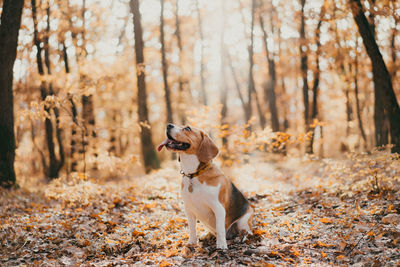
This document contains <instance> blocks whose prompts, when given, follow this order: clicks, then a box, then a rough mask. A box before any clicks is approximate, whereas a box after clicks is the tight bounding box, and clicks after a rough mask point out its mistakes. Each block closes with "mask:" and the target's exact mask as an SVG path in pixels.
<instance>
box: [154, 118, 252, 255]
mask: <svg viewBox="0 0 400 267" xmlns="http://www.w3.org/2000/svg"><path fill="white" fill-rule="evenodd" d="M166 135H167V139H165V140H164V141H163V142H162V143H161V144H160V145H159V146H158V151H161V149H162V148H163V147H164V146H165V147H166V148H167V149H168V150H170V151H174V152H177V153H178V154H179V159H180V165H181V174H182V175H183V179H182V184H181V194H182V197H183V200H184V206H185V213H186V216H187V218H188V225H189V245H195V244H196V243H197V237H196V221H197V220H200V221H201V222H202V223H203V224H204V225H205V226H206V228H207V229H208V230H209V231H210V233H212V234H213V235H215V236H216V238H217V248H218V249H227V248H228V246H227V244H226V239H227V238H228V239H230V238H233V237H234V236H235V235H237V234H239V233H240V232H241V231H245V232H247V233H250V234H251V233H252V218H253V208H252V207H251V206H250V204H249V202H248V201H247V199H246V198H245V197H244V196H243V195H242V193H241V192H240V191H239V190H238V189H237V188H236V186H235V185H234V184H233V183H232V182H231V181H230V180H229V179H228V178H227V177H226V176H225V175H224V174H223V173H222V171H221V170H220V169H219V168H218V167H217V166H216V165H214V164H213V163H212V159H213V158H215V157H216V156H217V154H218V148H217V146H216V145H215V144H214V142H213V141H212V140H211V139H210V137H208V135H207V134H205V133H204V132H203V131H201V130H199V129H196V128H194V127H190V126H186V127H179V126H176V125H173V124H168V125H167V129H166Z"/></svg>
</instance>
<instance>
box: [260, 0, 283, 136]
mask: <svg viewBox="0 0 400 267" xmlns="http://www.w3.org/2000/svg"><path fill="white" fill-rule="evenodd" d="M271 5H272V4H271ZM260 7H262V1H260ZM270 18H271V32H272V33H273V27H274V26H273V24H272V23H273V20H272V10H271V13H270ZM259 23H260V26H261V30H262V32H263V43H264V49H265V54H266V56H267V62H268V74H269V80H268V82H267V83H266V84H265V92H264V101H265V102H267V103H268V105H269V111H270V113H271V126H272V131H274V132H278V131H279V118H278V109H277V107H276V92H275V87H276V68H275V60H274V55H273V54H272V53H271V52H270V51H269V49H268V34H267V31H266V30H265V26H264V19H263V12H262V10H260V15H259Z"/></svg>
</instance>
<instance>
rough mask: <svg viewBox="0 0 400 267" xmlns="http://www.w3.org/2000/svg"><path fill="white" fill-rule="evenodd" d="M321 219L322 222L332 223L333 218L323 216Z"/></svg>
mask: <svg viewBox="0 0 400 267" xmlns="http://www.w3.org/2000/svg"><path fill="white" fill-rule="evenodd" d="M320 221H321V222H322V223H332V220H331V219H329V218H321V219H320Z"/></svg>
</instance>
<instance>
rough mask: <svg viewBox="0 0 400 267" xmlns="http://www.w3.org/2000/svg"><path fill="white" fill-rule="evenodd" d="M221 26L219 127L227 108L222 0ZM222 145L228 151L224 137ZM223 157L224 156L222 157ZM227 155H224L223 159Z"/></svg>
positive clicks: (223, 0) (222, 123) (224, 14)
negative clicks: (220, 105)
mask: <svg viewBox="0 0 400 267" xmlns="http://www.w3.org/2000/svg"><path fill="white" fill-rule="evenodd" d="M221 5H222V8H221V12H222V25H221V34H220V40H219V42H220V50H221V51H220V55H221V68H220V72H221V74H220V101H221V104H222V109H221V126H223V125H226V124H227V121H226V115H227V113H228V106H227V100H228V88H227V84H226V53H227V52H226V46H225V43H224V38H225V27H226V7H225V0H222V3H221ZM222 145H223V146H224V147H225V149H226V151H227V149H228V147H227V146H228V139H227V137H226V136H223V137H222ZM222 156H224V155H222ZM226 156H227V155H225V157H224V158H227V157H226Z"/></svg>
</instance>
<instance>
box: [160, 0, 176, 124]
mask: <svg viewBox="0 0 400 267" xmlns="http://www.w3.org/2000/svg"><path fill="white" fill-rule="evenodd" d="M160 3H161V13H160V43H161V64H162V73H163V81H164V94H165V105H166V107H167V118H166V119H167V123H172V122H173V117H172V107H171V96H170V95H171V92H170V90H169V86H168V64H167V58H166V52H165V38H164V35H165V33H164V0H160Z"/></svg>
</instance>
